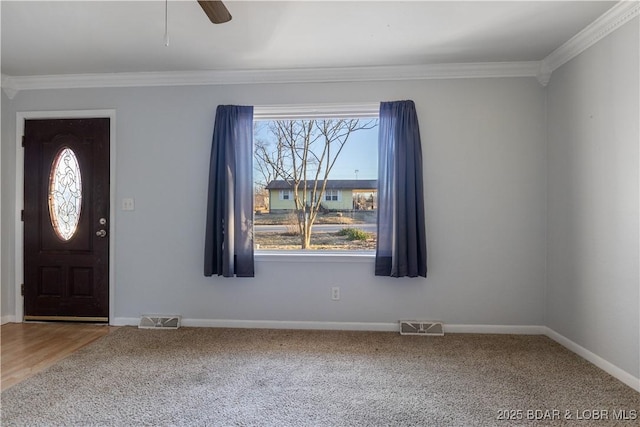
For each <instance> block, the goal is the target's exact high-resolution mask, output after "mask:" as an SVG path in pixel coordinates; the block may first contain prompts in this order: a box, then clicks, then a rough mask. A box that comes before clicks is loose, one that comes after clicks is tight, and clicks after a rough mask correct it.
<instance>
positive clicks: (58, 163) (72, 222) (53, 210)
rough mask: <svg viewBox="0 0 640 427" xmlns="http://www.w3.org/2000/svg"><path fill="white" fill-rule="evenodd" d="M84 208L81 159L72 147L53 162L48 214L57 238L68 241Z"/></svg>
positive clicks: (65, 149)
mask: <svg viewBox="0 0 640 427" xmlns="http://www.w3.org/2000/svg"><path fill="white" fill-rule="evenodd" d="M81 209H82V177H81V175H80V165H79V163H78V158H77V157H76V154H75V153H74V152H73V150H72V149H71V148H69V147H64V148H62V149H61V150H60V151H59V152H58V155H57V156H56V157H55V158H54V159H53V163H52V165H51V173H50V174H49V215H50V217H51V224H52V225H53V229H54V230H55V232H56V234H57V235H58V237H60V238H61V239H62V240H64V241H67V240H69V239H71V238H72V237H73V235H74V234H75V232H76V230H77V229H78V222H79V221H80V210H81Z"/></svg>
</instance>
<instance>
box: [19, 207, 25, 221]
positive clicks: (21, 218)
mask: <svg viewBox="0 0 640 427" xmlns="http://www.w3.org/2000/svg"><path fill="white" fill-rule="evenodd" d="M20 221H22V222H24V209H22V210H21V211H20Z"/></svg>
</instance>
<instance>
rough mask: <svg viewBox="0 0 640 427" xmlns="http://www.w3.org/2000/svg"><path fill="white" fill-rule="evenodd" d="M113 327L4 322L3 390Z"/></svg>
mask: <svg viewBox="0 0 640 427" xmlns="http://www.w3.org/2000/svg"><path fill="white" fill-rule="evenodd" d="M114 329H116V328H114V327H111V326H107V325H88V324H75V323H73V324H70V323H7V324H5V325H2V326H1V327H0V356H1V358H2V363H1V369H0V370H1V372H2V375H1V379H0V389H2V390H5V389H7V388H9V387H11V386H12V385H14V384H17V383H19V382H20V381H22V380H24V379H25V378H28V377H30V376H31V375H33V374H35V373H37V372H39V371H41V370H43V369H45V368H47V367H49V366H51V365H53V364H54V363H56V362H58V361H59V360H62V359H64V358H65V357H67V356H69V355H70V354H71V353H73V352H75V351H77V350H78V349H80V348H82V347H84V346H85V345H87V344H89V343H91V342H93V341H95V340H96V339H98V338H100V337H102V336H104V335H106V334H108V333H109V332H111V331H112V330H114Z"/></svg>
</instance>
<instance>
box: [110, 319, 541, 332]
mask: <svg viewBox="0 0 640 427" xmlns="http://www.w3.org/2000/svg"><path fill="white" fill-rule="evenodd" d="M139 322H140V319H139V318H137V317H116V318H115V319H114V321H113V322H112V323H111V324H112V325H114V326H137V325H138V323H139ZM181 324H182V326H187V327H188V326H192V327H204V328H247V329H306V330H310V329H317V330H335V331H380V332H399V330H400V329H399V324H398V322H312V321H297V320H291V321H289V320H235V319H185V318H183V319H182V321H181ZM545 329H546V328H545V327H544V326H529V325H449V324H445V325H444V330H445V333H451V334H458V333H463V334H518V335H544V334H545Z"/></svg>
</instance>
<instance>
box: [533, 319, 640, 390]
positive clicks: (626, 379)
mask: <svg viewBox="0 0 640 427" xmlns="http://www.w3.org/2000/svg"><path fill="white" fill-rule="evenodd" d="M544 329H545V335H546V336H548V337H549V338H551V339H552V340H554V341H555V342H557V343H558V344H560V345H561V346H563V347H566V348H567V349H569V350H571V351H573V352H574V353H576V354H577V355H578V356H580V357H582V358H583V359H586V360H587V361H589V362H591V363H593V364H594V365H596V366H597V367H598V368H600V369H602V370H603V371H605V372H606V373H608V374H609V375H611V376H612V377H614V378H617V379H618V380H620V381H622V382H623V383H625V384H626V385H628V386H629V387H631V388H632V389H634V390H635V391H638V392H640V378H636V377H634V376H633V375H631V374H630V373H628V372H627V371H624V370H622V369H620V368H618V367H617V366H616V365H614V364H612V363H611V362H608V361H606V360H605V359H603V358H602V357H600V356H598V355H597V354H595V353H593V352H591V351H590V350H587V349H586V348H584V347H582V346H581V345H580V344H576V343H575V342H573V341H571V340H570V339H569V338H567V337H565V336H564V335H560V334H559V333H557V332H556V331H554V330H553V329H551V328H549V327H546V326H545V327H544Z"/></svg>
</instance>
